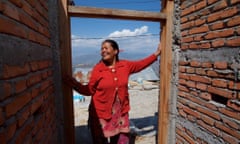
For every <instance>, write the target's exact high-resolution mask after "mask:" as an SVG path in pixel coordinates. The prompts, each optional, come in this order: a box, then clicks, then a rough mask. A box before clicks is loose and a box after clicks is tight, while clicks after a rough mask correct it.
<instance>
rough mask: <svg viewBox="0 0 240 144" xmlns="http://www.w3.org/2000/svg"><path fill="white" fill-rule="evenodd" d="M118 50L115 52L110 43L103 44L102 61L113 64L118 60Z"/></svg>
mask: <svg viewBox="0 0 240 144" xmlns="http://www.w3.org/2000/svg"><path fill="white" fill-rule="evenodd" d="M116 55H117V50H114V49H113V47H112V46H111V44H110V43H108V42H105V43H103V44H102V48H101V56H102V60H104V61H108V62H112V61H113V60H114V59H116Z"/></svg>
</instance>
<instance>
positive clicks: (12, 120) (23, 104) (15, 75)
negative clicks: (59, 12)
mask: <svg viewBox="0 0 240 144" xmlns="http://www.w3.org/2000/svg"><path fill="white" fill-rule="evenodd" d="M48 7H49V1H46V0H37V1H36V0H1V1H0V39H1V42H0V48H1V50H0V51H1V52H0V58H1V59H0V93H1V95H0V143H1V144H4V143H19V144H20V143H58V142H59V141H58V140H59V139H61V138H58V136H57V135H58V130H57V121H56V106H55V98H56V95H55V93H54V91H55V90H54V82H53V75H54V69H53V50H52V47H51V36H50V23H49V19H50V18H49V8H48Z"/></svg>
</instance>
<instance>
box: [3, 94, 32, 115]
mask: <svg viewBox="0 0 240 144" xmlns="http://www.w3.org/2000/svg"><path fill="white" fill-rule="evenodd" d="M30 100H31V94H30V93H24V94H22V95H19V96H17V97H16V98H15V99H14V100H13V101H11V102H10V103H8V104H7V105H6V116H7V117H9V116H11V115H14V114H16V112H18V111H19V110H20V109H22V108H23V107H24V106H25V105H26V104H27V103H28V102H29V101H30Z"/></svg>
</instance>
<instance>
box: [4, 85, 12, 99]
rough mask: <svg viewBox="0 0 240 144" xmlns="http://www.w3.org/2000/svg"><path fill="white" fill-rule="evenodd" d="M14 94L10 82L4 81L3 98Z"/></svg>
mask: <svg viewBox="0 0 240 144" xmlns="http://www.w3.org/2000/svg"><path fill="white" fill-rule="evenodd" d="M11 94H13V92H12V86H11V84H10V83H8V82H4V83H3V99H4V98H6V97H8V96H10V95H11Z"/></svg>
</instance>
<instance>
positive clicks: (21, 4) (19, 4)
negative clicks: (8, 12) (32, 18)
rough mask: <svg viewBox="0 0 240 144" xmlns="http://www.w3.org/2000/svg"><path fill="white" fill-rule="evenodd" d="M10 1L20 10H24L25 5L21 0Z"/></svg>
mask: <svg viewBox="0 0 240 144" xmlns="http://www.w3.org/2000/svg"><path fill="white" fill-rule="evenodd" d="M9 1H10V2H11V3H13V4H14V5H16V6H17V7H19V8H22V6H23V3H22V2H21V0H9Z"/></svg>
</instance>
